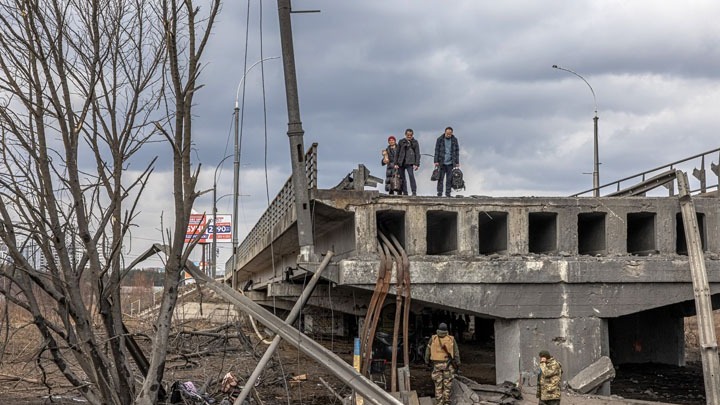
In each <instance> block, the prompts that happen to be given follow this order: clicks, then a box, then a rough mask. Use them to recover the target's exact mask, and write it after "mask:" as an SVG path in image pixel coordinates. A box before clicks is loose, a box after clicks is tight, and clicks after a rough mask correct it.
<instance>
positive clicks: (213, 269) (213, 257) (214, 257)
mask: <svg viewBox="0 0 720 405" xmlns="http://www.w3.org/2000/svg"><path fill="white" fill-rule="evenodd" d="M232 156H233V155H227V156H225V157H224V158H222V160H221V161H220V163H218V164H217V166H215V174H214V175H213V222H212V223H213V239H212V253H211V255H210V257H211V259H210V263H211V266H210V271H211V273H210V275H211V276H212V278H213V279H214V278H215V276H216V275H217V226H216V224H217V202H218V199H217V173H218V169H219V168H220V166H222V164H223V162H225V161H226V160H227V159H228V158H231V157H232ZM223 197H224V196H223ZM220 198H222V197H220ZM233 232H235V229H233Z"/></svg>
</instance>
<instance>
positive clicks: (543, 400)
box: [537, 350, 562, 405]
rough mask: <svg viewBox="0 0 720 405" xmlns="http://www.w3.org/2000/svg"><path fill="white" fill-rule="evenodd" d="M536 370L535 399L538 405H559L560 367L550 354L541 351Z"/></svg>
mask: <svg viewBox="0 0 720 405" xmlns="http://www.w3.org/2000/svg"><path fill="white" fill-rule="evenodd" d="M539 356H540V370H538V384H537V397H538V399H539V400H540V401H539V402H538V404H539V405H560V381H562V365H560V363H559V362H558V361H557V360H555V358H554V357H553V356H551V355H550V352H548V351H547V350H543V351H541V352H540V354H539Z"/></svg>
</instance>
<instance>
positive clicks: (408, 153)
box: [395, 128, 420, 195]
mask: <svg viewBox="0 0 720 405" xmlns="http://www.w3.org/2000/svg"><path fill="white" fill-rule="evenodd" d="M413 136H414V133H413V130H412V129H410V128H408V129H406V130H405V139H401V140H400V142H398V146H399V147H400V153H399V155H398V160H397V162H398V163H397V165H396V166H395V167H396V168H398V169H400V177H401V178H402V194H403V195H407V193H408V189H407V181H406V177H405V172H407V177H408V178H409V179H410V191H411V192H412V195H417V186H416V184H415V170H417V169H418V168H419V167H420V144H419V143H418V141H417V140H415V138H414V137H413Z"/></svg>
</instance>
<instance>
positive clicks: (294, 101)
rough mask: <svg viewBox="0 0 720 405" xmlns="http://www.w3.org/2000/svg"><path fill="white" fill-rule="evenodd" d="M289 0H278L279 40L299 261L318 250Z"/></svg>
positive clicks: (308, 257)
mask: <svg viewBox="0 0 720 405" xmlns="http://www.w3.org/2000/svg"><path fill="white" fill-rule="evenodd" d="M290 13H291V7H290V0H278V16H279V17H280V43H281V45H282V59H283V68H284V71H285V95H286V98H287V111H288V131H287V135H288V138H289V141H290V157H291V160H292V185H293V190H294V192H295V213H296V215H297V232H298V240H299V243H300V257H299V259H298V261H305V262H309V261H311V260H312V258H313V256H314V252H315V248H314V246H313V244H314V238H313V229H312V218H311V215H310V193H309V191H308V180H307V174H306V172H305V147H304V145H303V135H304V134H305V131H303V128H302V122H301V121H300V102H299V101H298V88H297V76H296V74H295V51H294V48H293V39H292V25H291V22H290Z"/></svg>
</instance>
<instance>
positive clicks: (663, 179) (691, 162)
mask: <svg viewBox="0 0 720 405" xmlns="http://www.w3.org/2000/svg"><path fill="white" fill-rule="evenodd" d="M706 158H707V160H710V171H711V174H710V176H708V174H707V170H706V169H705V160H706ZM714 158H717V159H718V161H719V162H720V148H717V149H713V150H709V151H707V152H703V153H698V154H697V155H694V156H690V157H687V158H685V159H681V160H678V161H675V162H672V163H668V164H665V165H662V166H658V167H656V168H653V169H650V170H646V171H644V172H640V173H637V174H634V175H632V176H628V177H625V178H622V179H620V180H615V181H613V182H610V183H606V184H603V185H601V186H599V187H598V189H599V190H600V194H601V195H605V196H613V195H633V194H623V191H628V192H630V191H631V190H633V187H634V186H635V185H638V184H644V183H652V181H653V180H654V179H657V184H656V186H661V185H662V186H664V187H665V188H667V190H668V196H674V195H675V182H674V181H670V180H668V179H669V174H670V173H671V172H674V171H675V170H678V169H680V168H681V167H682V168H683V169H684V170H689V169H686V168H688V167H693V169H692V175H693V176H694V177H695V179H696V180H697V183H698V187H697V188H695V189H693V190H691V193H693V194H696V193H706V192H708V191H713V190H718V189H719V188H718V184H720V165H718V164H715V163H714V162H713V159H714ZM698 163H699V166H700V167H699V168H698V167H697V165H698ZM708 178H709V179H710V183H711V184H708ZM673 179H674V177H673ZM648 188H652V187H651V186H648ZM593 191H595V189H594V188H591V189H589V190H585V191H581V192H579V193H576V194H573V195H571V196H570V197H580V196H584V195H586V194H590V193H592V192H593ZM641 191H642V190H641ZM718 194H720V193H718ZM634 195H638V194H634Z"/></svg>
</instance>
